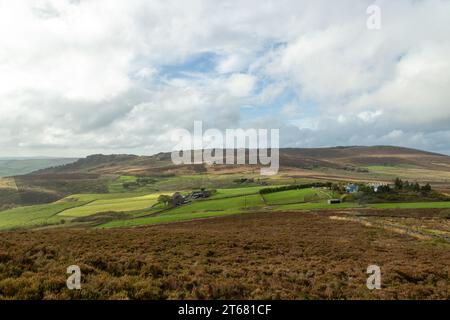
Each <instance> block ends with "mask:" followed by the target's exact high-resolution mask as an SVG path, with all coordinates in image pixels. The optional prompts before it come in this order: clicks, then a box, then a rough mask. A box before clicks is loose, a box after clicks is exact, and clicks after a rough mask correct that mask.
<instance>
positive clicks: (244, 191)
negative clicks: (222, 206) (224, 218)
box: [211, 186, 265, 199]
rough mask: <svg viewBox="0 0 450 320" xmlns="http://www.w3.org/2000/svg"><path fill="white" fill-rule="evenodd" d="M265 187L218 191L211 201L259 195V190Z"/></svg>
mask: <svg viewBox="0 0 450 320" xmlns="http://www.w3.org/2000/svg"><path fill="white" fill-rule="evenodd" d="M263 188H265V187H261V186H258V187H247V188H231V189H218V190H217V193H216V194H214V195H213V196H212V197H211V199H221V198H228V197H239V196H243V195H251V194H257V193H258V192H259V190H261V189H263Z"/></svg>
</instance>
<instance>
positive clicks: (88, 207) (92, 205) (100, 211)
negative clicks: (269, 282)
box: [0, 175, 450, 230]
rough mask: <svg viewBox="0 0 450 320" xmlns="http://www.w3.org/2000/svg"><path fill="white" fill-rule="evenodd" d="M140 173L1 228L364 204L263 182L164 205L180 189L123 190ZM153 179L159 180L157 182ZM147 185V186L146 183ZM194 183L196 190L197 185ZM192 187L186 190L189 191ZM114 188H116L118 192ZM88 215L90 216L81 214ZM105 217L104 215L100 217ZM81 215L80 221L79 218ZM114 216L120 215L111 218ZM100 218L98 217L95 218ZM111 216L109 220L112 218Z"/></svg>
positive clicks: (19, 212)
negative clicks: (269, 188)
mask: <svg viewBox="0 0 450 320" xmlns="http://www.w3.org/2000/svg"><path fill="white" fill-rule="evenodd" d="M205 179H206V176H204V175H203V176H202V175H199V176H195V178H194V176H182V177H169V178H167V177H165V178H162V179H161V180H159V181H158V182H155V183H156V184H158V185H159V187H161V186H162V185H164V188H162V189H165V188H168V187H169V186H173V187H174V188H175V189H172V190H179V191H182V189H181V188H179V187H178V188H177V187H176V185H177V183H181V185H182V186H183V187H187V186H188V185H189V184H192V185H197V184H199V183H200V184H201V183H205ZM235 179H236V177H235V176H233V175H231V177H226V178H220V179H219V178H217V179H216V178H212V179H210V180H209V182H210V183H211V184H214V185H220V183H224V184H230V183H233V182H232V181H234V180H235ZM135 181H137V180H136V177H131V176H121V177H119V178H117V179H116V180H115V181H113V182H112V183H111V184H110V185H109V190H110V192H111V193H103V194H74V195H71V196H68V197H66V198H64V199H62V200H59V201H57V202H55V203H51V204H45V205H35V206H29V207H20V208H15V209H10V210H6V211H3V212H0V229H2V230H4V229H12V228H33V227H39V226H46V225H53V224H62V222H64V223H65V224H66V225H69V226H70V225H74V223H75V222H76V223H77V224H78V225H79V224H80V221H81V223H91V224H93V223H97V224H100V225H99V227H101V228H113V227H129V226H140V225H147V224H155V223H168V222H175V221H186V220H192V219H201V218H209V217H216V216H224V215H231V214H239V213H246V212H267V211H273V212H280V211H301V210H315V209H319V210H323V209H344V208H357V207H362V206H360V205H358V204H357V203H352V202H349V203H340V204H335V205H329V204H328V203H327V200H328V199H330V198H338V197H339V195H337V194H334V193H333V192H332V191H330V190H326V189H320V188H309V189H298V190H288V191H282V192H275V193H269V194H264V195H263V196H262V195H260V194H259V191H260V190H261V189H262V188H266V186H261V185H260V184H257V183H256V182H255V184H257V185H252V183H250V184H249V185H248V186H246V187H243V186H242V185H241V186H239V187H234V188H218V189H217V190H216V193H214V194H213V196H212V197H211V198H208V199H202V200H196V201H193V202H191V203H190V204H186V205H183V206H180V207H177V208H168V207H165V206H164V205H163V204H157V199H158V197H159V195H161V194H166V195H172V194H173V192H174V191H169V190H168V191H158V192H155V191H149V192H143V191H142V190H143V189H142V188H140V189H138V190H135V191H134V192H132V191H130V190H127V192H123V191H124V189H123V183H126V182H135ZM152 184H153V181H152ZM144 189H145V188H144ZM195 189H197V188H193V189H190V190H195ZM188 190H189V189H188V188H187V189H186V190H185V191H182V193H188V192H189V191H188ZM113 191H114V192H113ZM364 207H371V208H376V209H420V208H443V209H445V208H450V202H415V203H379V204H369V205H365V206H364ZM110 213H118V214H121V215H110V216H111V217H112V218H108V219H106V220H105V218H104V217H105V215H106V214H110ZM75 218H80V219H85V218H88V220H80V219H75ZM99 218H102V219H103V220H95V219H99ZM74 219H75V220H74ZM111 219H115V220H112V221H109V220H111ZM95 221H98V222H95ZM108 221H109V222H108Z"/></svg>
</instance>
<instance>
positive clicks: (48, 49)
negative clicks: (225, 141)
mask: <svg viewBox="0 0 450 320" xmlns="http://www.w3.org/2000/svg"><path fill="white" fill-rule="evenodd" d="M373 4H375V5H378V6H379V7H380V9H381V29H379V30H371V29H368V28H367V26H366V22H367V19H368V17H369V15H368V14H367V12H366V10H367V8H368V7H369V6H370V5H373ZM449 21H450V1H447V0H396V1H392V0H390V1H387V0H386V1H375V0H372V1H366V0H353V1H350V0H340V1H329V0H323V1H321V0H314V1H301V0H276V1H275V0H273V1H269V0H267V1H266V0H244V1H243V0H235V1H234V0H232V1H224V0H220V1H219V0H217V1H215V0H189V1H188V0H183V1H180V0H175V1H171V0H169V1H168V0H142V1H141V0H127V1H111V0H78V1H77V0H65V1H64V0H53V1H51V0H17V1H9V0H0V123H1V125H0V156H19V155H22V156H24V155H29V156H36V155H51V156H83V155H87V154H92V153H100V152H101V153H124V152H126V153H135V154H152V153H154V152H159V151H170V150H171V148H172V147H173V145H174V142H172V141H171V140H170V138H171V135H170V132H172V130H174V129H175V128H180V127H181V128H186V129H190V128H192V127H193V122H194V120H202V121H203V122H204V127H206V128H219V129H225V128H280V130H281V131H280V132H281V133H280V135H281V145H282V146H284V147H319V146H335V145H380V144H383V145H384V144H389V145H402V146H408V147H415V148H420V149H425V150H431V151H437V152H441V153H446V154H450V36H449V35H450V23H449Z"/></svg>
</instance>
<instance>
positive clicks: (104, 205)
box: [59, 194, 159, 217]
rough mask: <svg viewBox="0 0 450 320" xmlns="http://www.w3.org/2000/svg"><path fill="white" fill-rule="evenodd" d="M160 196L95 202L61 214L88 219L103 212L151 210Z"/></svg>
mask: <svg viewBox="0 0 450 320" xmlns="http://www.w3.org/2000/svg"><path fill="white" fill-rule="evenodd" d="M158 196H159V194H150V195H146V196H140V197H132V198H130V197H126V198H113V199H103V200H95V201H92V202H90V203H88V204H85V205H83V206H79V207H76V208H72V209H68V210H65V211H63V212H61V213H59V215H60V216H64V217H86V216H90V215H94V214H98V213H103V212H128V211H136V210H143V209H150V208H151V207H152V206H153V205H155V204H156V203H157V199H158Z"/></svg>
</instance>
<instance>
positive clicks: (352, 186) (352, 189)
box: [345, 183, 359, 193]
mask: <svg viewBox="0 0 450 320" xmlns="http://www.w3.org/2000/svg"><path fill="white" fill-rule="evenodd" d="M345 191H346V192H347V193H356V192H358V191H359V186H358V185H356V184H354V183H350V184H348V185H347V186H346V187H345Z"/></svg>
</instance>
